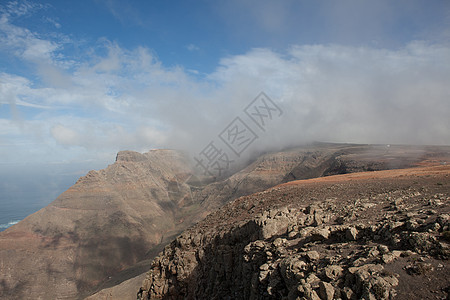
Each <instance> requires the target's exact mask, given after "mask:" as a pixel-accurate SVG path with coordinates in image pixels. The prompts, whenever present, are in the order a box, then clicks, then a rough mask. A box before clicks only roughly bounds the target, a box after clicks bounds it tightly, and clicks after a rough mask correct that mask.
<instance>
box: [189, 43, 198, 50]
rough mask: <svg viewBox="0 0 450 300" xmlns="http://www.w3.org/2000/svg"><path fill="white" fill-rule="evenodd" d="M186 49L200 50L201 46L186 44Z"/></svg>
mask: <svg viewBox="0 0 450 300" xmlns="http://www.w3.org/2000/svg"><path fill="white" fill-rule="evenodd" d="M186 49H188V50H189V51H198V50H200V47H198V46H196V45H194V44H189V45H187V46H186Z"/></svg>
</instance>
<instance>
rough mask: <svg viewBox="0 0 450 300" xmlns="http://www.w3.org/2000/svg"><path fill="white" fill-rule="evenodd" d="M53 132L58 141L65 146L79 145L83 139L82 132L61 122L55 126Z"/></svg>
mask: <svg viewBox="0 0 450 300" xmlns="http://www.w3.org/2000/svg"><path fill="white" fill-rule="evenodd" d="M51 134H52V136H53V138H54V139H55V140H56V141H57V142H58V143H60V144H62V145H64V146H78V145H79V143H80V140H81V136H80V134H78V133H77V132H76V131H75V130H73V129H70V128H67V127H65V126H63V125H61V124H58V125H55V126H53V127H52V129H51Z"/></svg>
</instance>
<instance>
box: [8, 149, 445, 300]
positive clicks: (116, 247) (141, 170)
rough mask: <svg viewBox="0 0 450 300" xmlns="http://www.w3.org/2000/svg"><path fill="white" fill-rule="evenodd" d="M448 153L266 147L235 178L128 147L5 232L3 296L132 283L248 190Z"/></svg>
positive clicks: (83, 291) (76, 293)
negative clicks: (205, 175) (207, 176)
mask: <svg viewBox="0 0 450 300" xmlns="http://www.w3.org/2000/svg"><path fill="white" fill-rule="evenodd" d="M448 152H449V149H448V148H443V147H440V148H439V147H427V148H418V147H406V146H392V147H386V146H385V145H378V146H368V145H348V144H342V145H337V144H315V145H309V146H304V147H300V148H295V149H290V150H286V151H282V152H276V153H267V154H264V155H261V156H259V157H257V158H255V160H254V161H253V162H251V163H249V164H248V165H247V166H242V169H241V170H240V171H239V172H237V173H235V174H232V175H230V176H229V177H226V178H222V179H221V180H219V181H215V182H202V181H201V180H198V178H197V176H196V174H195V172H194V168H193V167H192V165H191V164H190V162H189V159H188V158H187V157H185V156H184V155H182V154H181V153H179V152H177V151H173V150H153V151H150V152H148V153H145V154H140V153H136V152H131V151H123V152H120V153H119V154H118V155H117V158H116V162H115V163H114V164H112V165H110V166H109V167H108V168H106V169H104V170H100V171H91V172H89V173H88V174H87V175H86V176H84V177H82V178H80V179H79V180H78V182H77V183H76V184H75V185H74V186H72V187H71V188H70V189H68V190H67V191H66V192H64V193H63V194H61V195H60V196H59V197H58V198H57V199H56V200H55V201H54V202H52V203H51V204H50V205H49V206H48V207H46V208H44V209H42V210H41V211H39V212H37V213H35V214H33V215H31V216H29V217H28V218H26V219H25V220H23V221H22V222H20V223H19V224H17V225H15V226H12V227H11V228H9V229H8V230H6V231H4V232H2V233H0V297H1V298H2V299H3V298H4V299H22V298H37V299H39V298H40V299H80V298H83V297H85V296H87V295H89V294H92V293H93V292H94V291H96V290H99V289H101V288H108V287H111V286H113V285H115V284H118V283H121V282H124V283H123V285H121V286H122V287H123V286H124V285H126V286H131V283H130V281H126V280H127V279H130V278H132V277H133V276H137V275H139V274H141V273H143V272H145V271H146V270H148V263H146V261H147V260H149V259H152V258H154V256H155V254H156V253H158V251H159V250H160V249H162V247H164V245H166V244H167V243H168V242H170V241H171V240H172V239H173V238H174V237H175V236H176V235H178V234H179V233H181V232H182V231H183V230H184V229H186V228H188V227H189V226H191V225H192V224H194V223H195V222H197V221H199V220H201V219H203V218H204V217H205V216H206V215H208V214H209V213H211V212H213V211H214V210H215V209H217V208H220V207H222V206H223V205H224V204H226V203H228V202H230V201H232V200H234V199H236V198H238V197H240V196H243V195H249V194H252V193H255V192H259V191H263V190H265V189H267V188H269V187H272V186H274V185H277V184H280V183H283V182H287V181H291V180H295V179H304V178H313V177H317V176H325V175H332V174H343V173H348V172H358V171H366V170H378V169H388V168H398V167H404V166H413V165H416V164H418V163H420V162H421V161H424V160H427V159H428V160H439V159H440V158H441V157H442V156H443V155H444V156H445V155H446V154H448ZM441 160H442V159H441ZM120 290H121V291H123V290H124V289H123V288H121V289H120ZM108 293H109V294H111V293H112V292H111V290H109V292H108ZM121 293H122V292H121ZM98 295H102V293H99V294H98ZM120 295H123V293H122V294H120ZM93 297H94V299H98V298H96V296H95V295H94V296H93ZM98 297H101V296H98ZM134 297H135V294H134V295H133V296H132V297H131V298H134ZM115 299H124V298H122V296H118V297H117V298H115Z"/></svg>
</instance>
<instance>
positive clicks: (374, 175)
mask: <svg viewBox="0 0 450 300" xmlns="http://www.w3.org/2000/svg"><path fill="white" fill-rule="evenodd" d="M423 165H427V166H423V167H418V168H411V169H400V170H393V171H392V170H391V171H377V172H364V173H357V174H346V175H337V176H329V177H325V178H318V179H311V180H300V181H294V182H291V183H286V184H283V185H279V186H276V187H274V188H271V189H268V190H266V191H264V192H260V193H256V194H253V195H251V196H245V197H241V198H239V199H237V200H235V201H232V202H231V203H229V204H227V205H225V206H224V207H222V208H221V209H219V210H218V211H217V212H215V213H213V214H211V215H209V216H208V217H207V218H206V219H204V220H203V221H201V222H200V223H198V224H197V225H195V226H194V227H192V228H190V229H188V230H187V231H185V232H184V233H183V234H182V235H180V236H179V237H178V238H177V239H176V240H175V241H173V242H172V243H171V244H170V245H168V246H166V247H165V249H164V251H163V252H162V253H161V254H160V255H159V256H158V257H157V258H156V259H155V260H154V261H153V263H152V266H151V269H150V271H149V272H148V274H147V277H146V279H145V280H144V282H143V290H144V291H143V293H142V297H141V299H147V298H149V299H150V298H151V299H153V298H163V299H393V298H395V299H449V292H450V269H449V262H448V258H449V255H450V248H449V242H450V228H449V225H450V223H449V222H450V166H447V165H444V164H439V163H435V164H434V165H433V163H431V164H430V161H428V162H424V163H423Z"/></svg>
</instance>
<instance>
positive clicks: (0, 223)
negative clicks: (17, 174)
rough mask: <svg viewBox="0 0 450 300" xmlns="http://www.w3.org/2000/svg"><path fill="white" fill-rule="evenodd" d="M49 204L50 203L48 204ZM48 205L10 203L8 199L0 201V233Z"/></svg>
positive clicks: (21, 202)
mask: <svg viewBox="0 0 450 300" xmlns="http://www.w3.org/2000/svg"><path fill="white" fill-rule="evenodd" d="M49 203H50V202H49ZM47 204H48V203H42V202H41V201H39V202H38V203H33V202H28V203H27V202H24V201H17V200H16V201H12V200H9V199H0V207H1V210H0V231H3V230H5V229H6V228H8V227H10V226H12V225H14V224H17V223H18V222H19V221H21V220H23V219H25V218H26V217H27V216H28V215H31V214H32V213H35V212H37V211H38V210H40V209H41V208H43V207H45V206H46V205H47Z"/></svg>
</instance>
